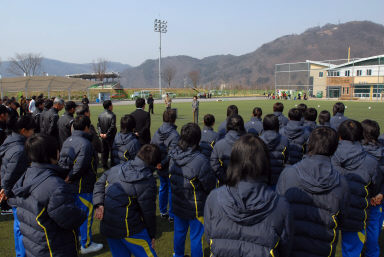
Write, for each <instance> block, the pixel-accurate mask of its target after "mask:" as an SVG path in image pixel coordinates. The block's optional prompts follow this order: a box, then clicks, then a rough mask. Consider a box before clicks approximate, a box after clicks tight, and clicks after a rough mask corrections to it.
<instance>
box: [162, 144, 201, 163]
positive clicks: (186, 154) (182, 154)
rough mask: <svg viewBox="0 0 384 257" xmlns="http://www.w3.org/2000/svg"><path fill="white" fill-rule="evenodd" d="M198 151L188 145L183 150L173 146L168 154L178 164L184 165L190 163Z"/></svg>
mask: <svg viewBox="0 0 384 257" xmlns="http://www.w3.org/2000/svg"><path fill="white" fill-rule="evenodd" d="M199 153H200V152H199V151H197V150H196V149H193V148H192V147H188V148H187V150H185V151H183V150H182V149H181V148H180V147H179V146H177V147H175V149H173V150H172V151H171V152H170V153H169V156H170V157H171V158H172V159H173V160H174V161H175V163H176V164H177V165H179V166H185V165H186V164H188V163H190V162H191V161H192V160H193V159H194V158H195V157H196V156H198V155H199Z"/></svg>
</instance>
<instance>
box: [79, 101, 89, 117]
mask: <svg viewBox="0 0 384 257" xmlns="http://www.w3.org/2000/svg"><path fill="white" fill-rule="evenodd" d="M86 113H89V106H88V104H81V105H79V106H77V108H76V115H85V114H86Z"/></svg>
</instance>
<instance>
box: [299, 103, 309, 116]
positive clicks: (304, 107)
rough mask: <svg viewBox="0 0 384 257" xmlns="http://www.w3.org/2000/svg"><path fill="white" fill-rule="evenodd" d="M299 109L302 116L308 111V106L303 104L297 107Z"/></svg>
mask: <svg viewBox="0 0 384 257" xmlns="http://www.w3.org/2000/svg"><path fill="white" fill-rule="evenodd" d="M297 109H299V110H300V111H301V112H302V114H304V113H305V111H306V110H307V105H306V104H303V103H301V104H298V105H297Z"/></svg>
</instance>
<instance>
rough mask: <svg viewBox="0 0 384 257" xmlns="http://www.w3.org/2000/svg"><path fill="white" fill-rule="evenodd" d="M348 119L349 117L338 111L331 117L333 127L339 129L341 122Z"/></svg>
mask: <svg viewBox="0 0 384 257" xmlns="http://www.w3.org/2000/svg"><path fill="white" fill-rule="evenodd" d="M346 120H348V118H347V117H345V116H344V114H341V113H336V114H335V115H334V116H332V117H331V120H330V123H331V128H333V129H334V130H336V131H337V130H338V129H339V126H340V124H341V123H343V122H344V121H346Z"/></svg>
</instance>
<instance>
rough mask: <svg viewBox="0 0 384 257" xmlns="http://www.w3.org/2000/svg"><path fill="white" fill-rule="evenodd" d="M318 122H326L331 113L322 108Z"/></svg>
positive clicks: (321, 123)
mask: <svg viewBox="0 0 384 257" xmlns="http://www.w3.org/2000/svg"><path fill="white" fill-rule="evenodd" d="M318 119H319V123H320V125H324V124H325V123H326V122H329V121H330V120H331V114H330V113H329V111H327V110H323V111H321V112H320V114H319V118H318Z"/></svg>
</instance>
